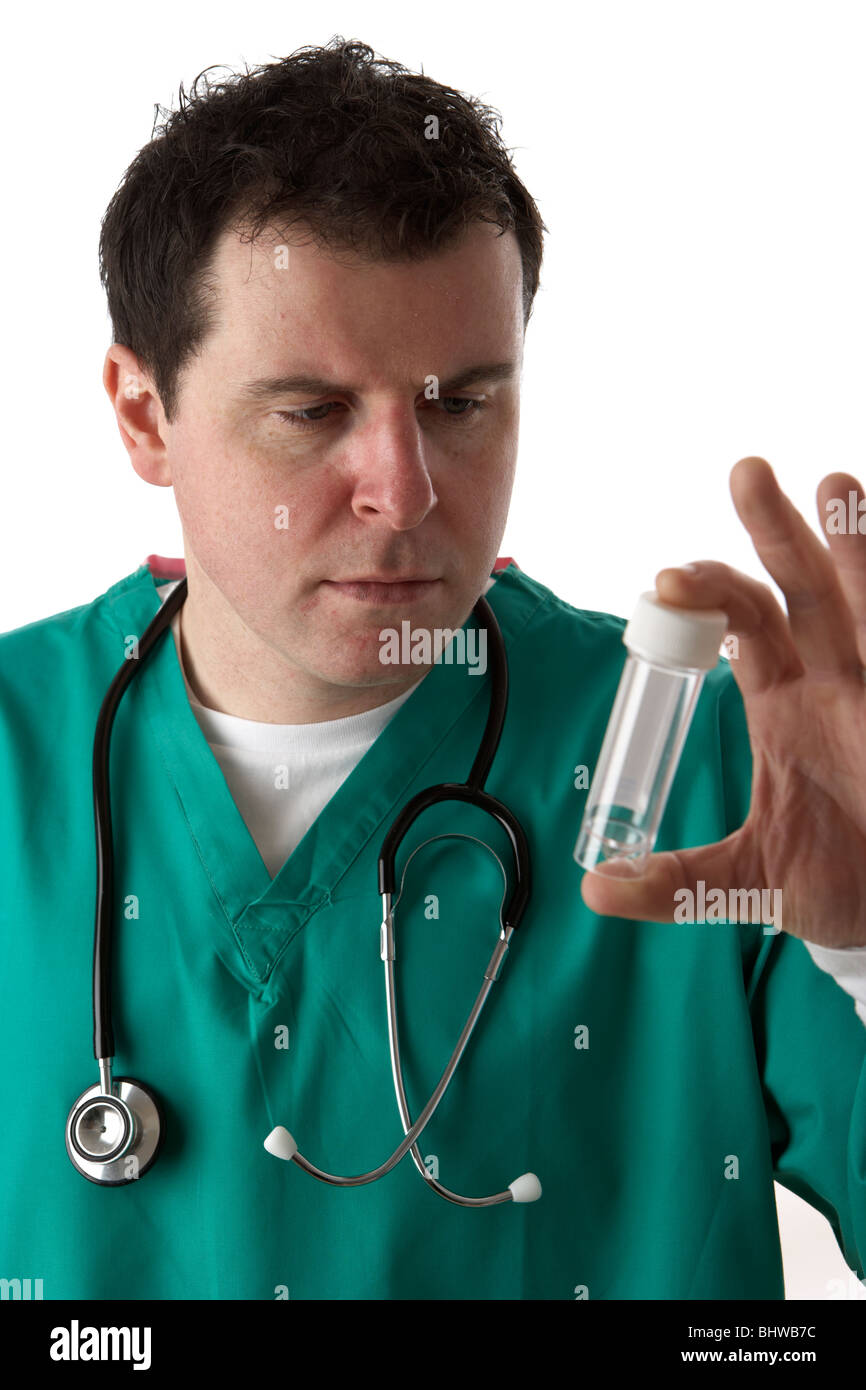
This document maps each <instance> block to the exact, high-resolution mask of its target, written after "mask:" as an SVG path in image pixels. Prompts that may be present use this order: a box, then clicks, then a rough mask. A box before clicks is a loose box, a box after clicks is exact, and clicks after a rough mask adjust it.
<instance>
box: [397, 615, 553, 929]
mask: <svg viewBox="0 0 866 1390" xmlns="http://www.w3.org/2000/svg"><path fill="white" fill-rule="evenodd" d="M473 612H474V613H475V616H476V617H477V618H478V621H479V622H480V623H481V625H482V627H484V628H485V629H486V631H487V634H488V637H490V638H491V639H492V640H491V642H490V651H489V656H490V709H489V712H488V715H487V723H486V725H485V726H484V734H483V737H482V739H481V743H480V745H479V748H478V753H477V754H476V757H475V761H474V762H473V764H472V768H471V770H470V773H469V776H468V778H467V779H466V781H465V782H442V783H440V784H439V785H438V786H435V787H425V789H424V790H423V791H420V792H418V793H417V795H416V796H413V797H412V800H411V801H409V802H408V803H407V804H406V806H404V808H403V810H402V811H401V812H400V814H399V816H398V817H397V819H396V820H395V821H394V823H393V825H392V826H391V828H390V830H389V831H388V834H387V835H386V836H385V839H384V841H383V843H382V849H381V851H380V853H379V894H380V896H382V895H384V894H385V893H387V894H389V895H390V896H391V897H393V894H394V889H395V884H396V881H397V873H396V868H395V858H396V854H397V850H398V848H399V846H400V843H401V841H402V840H403V837H404V836H405V834H406V832H407V831H408V829H409V827H410V825H412V823H413V821H415V820H416V819H417V817H418V816H420V815H421V813H422V812H423V811H426V810H427V809H428V807H430V806H435V805H436V803H437V802H439V801H466V802H468V803H469V804H470V805H472V806H477V807H478V808H479V809H480V810H482V811H485V812H486V813H487V814H488V815H490V816H493V817H494V818H495V819H496V820H497V821H498V822H499V824H500V825H501V826H502V828H503V830H504V831H505V833H506V835H507V836H508V839H509V841H510V843H511V851H512V854H513V857H514V887H513V888H512V891H511V894H510V896H509V897H508V899H507V901H506V903H505V905H504V907H503V910H502V917H503V921H504V923H505V925H506V926H510V927H511V928H512V929H516V928H517V926H518V925H519V923H520V921H521V918H522V917H523V914H524V912H525V911H526V907H527V904H528V902H529V898H530V895H531V892H532V872H531V867H530V859H529V845H528V843H527V839H526V832H525V831H524V829H523V826H522V825H521V824H520V822H519V820H518V819H517V817H516V816H514V815H513V814H512V812H511V811H509V809H508V807H507V806H505V805H504V804H503V803H502V802H501V801H498V800H497V799H496V797H494V796H491V795H490V793H489V792H486V791H484V783H485V781H486V779H487V774H488V773H489V771H490V768H491V765H492V763H493V759H494V757H495V756H496V750H497V748H498V747H499V740H500V738H501V737H502V729H503V725H504V724H505V713H506V710H507V707H508V663H507V660H506V656H505V643H504V642H503V640H502V632H501V630H500V627H499V623H498V622H497V620H496V614H495V613H494V612H493V609H492V608H491V607H490V604H489V603H488V602H487V600H486V599H485V598H483V597H482V598H479V600H478V602H477V603H476V605H475V607H474V609H473Z"/></svg>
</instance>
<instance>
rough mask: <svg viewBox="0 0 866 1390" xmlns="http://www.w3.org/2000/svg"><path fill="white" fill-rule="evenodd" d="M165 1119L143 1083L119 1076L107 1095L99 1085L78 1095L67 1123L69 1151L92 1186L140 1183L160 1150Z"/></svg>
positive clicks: (77, 1166) (67, 1147) (67, 1149)
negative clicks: (138, 1180)
mask: <svg viewBox="0 0 866 1390" xmlns="http://www.w3.org/2000/svg"><path fill="white" fill-rule="evenodd" d="M161 1137H162V1120H161V1117H160V1113H159V1107H158V1105H157V1103H156V1098H155V1097H154V1096H153V1095H152V1093H151V1092H150V1091H149V1090H148V1089H147V1087H146V1086H143V1085H142V1084H141V1082H140V1081H133V1080H132V1078H131V1077H129V1076H120V1077H116V1078H115V1080H114V1081H113V1083H112V1085H111V1094H110V1095H107V1094H106V1092H105V1090H104V1089H103V1086H102V1085H101V1084H100V1083H98V1082H97V1083H96V1084H94V1085H93V1086H89V1087H88V1089H87V1090H86V1091H84V1092H82V1094H81V1095H80V1096H79V1097H78V1099H77V1101H76V1102H75V1104H74V1105H73V1107H72V1109H71V1110H70V1112H69V1118H68V1119H67V1121H66V1151H67V1153H68V1154H69V1157H70V1158H71V1160H72V1162H73V1163H74V1165H75V1167H76V1168H77V1169H78V1171H79V1173H81V1174H82V1175H83V1176H84V1177H85V1178H89V1179H90V1181H91V1182H95V1183H99V1184H100V1185H102V1186H106V1187H121V1186H123V1184H125V1183H128V1182H135V1180H136V1178H140V1177H142V1176H143V1175H144V1174H145V1173H146V1172H147V1170H148V1168H150V1166H151V1164H152V1163H153V1162H154V1160H155V1159H156V1156H157V1153H158V1152H159V1145H160V1139H161Z"/></svg>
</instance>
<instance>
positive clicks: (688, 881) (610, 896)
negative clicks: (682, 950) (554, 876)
mask: <svg viewBox="0 0 866 1390" xmlns="http://www.w3.org/2000/svg"><path fill="white" fill-rule="evenodd" d="M739 842H740V831H735V832H734V833H733V834H732V835H729V836H728V837H727V839H725V840H719V841H718V842H717V843H716V844H713V845H699V846H698V847H697V848H696V849H680V850H667V851H665V852H664V853H662V854H651V855H650V856H649V858H648V859H647V860H646V861H645V865H644V870H643V872H642V873H641V874H640V875H639V876H637V877H636V876H635V873H634V869H633V867H632V866H630V865H629V863H628V861H627V860H616V859H614V860H609V861H608V862H607V863H605V864H601V865H599V867H598V869H594V870H590V871H587V872H586V873H584V875H583V878H582V879H581V884H580V892H581V897H582V898H583V901H584V902H585V903H586V905H587V907H588V908H589V909H590V911H591V912H596V913H598V914H599V915H600V916H602V917H631V918H634V919H636V920H646V921H648V922H673V921H674V914H675V912H676V911H677V909H678V907H679V906H680V902H681V901H682V898H680V899H679V900H678V899H676V898H675V896H674V895H675V894H676V893H677V892H678V891H679V890H681V889H688V890H689V891H690V892H691V893H692V894H695V893H696V892H697V885H698V881H699V880H703V883H704V885H705V892H707V893H708V892H709V891H710V890H711V889H713V888H721V889H722V891H723V892H724V893H725V895H726V901H727V893H728V890H729V889H730V888H748V887H753V886H757V885H750V884H747V883H743V882H742V876H741V874H738V872H737V862H738V855H737V853H736V851H737V847H738V844H739ZM693 901H694V899H693Z"/></svg>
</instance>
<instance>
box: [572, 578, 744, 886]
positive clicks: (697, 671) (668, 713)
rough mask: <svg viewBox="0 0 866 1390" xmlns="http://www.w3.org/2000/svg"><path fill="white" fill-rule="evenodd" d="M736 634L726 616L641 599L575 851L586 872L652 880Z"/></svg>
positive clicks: (626, 636)
mask: <svg viewBox="0 0 866 1390" xmlns="http://www.w3.org/2000/svg"><path fill="white" fill-rule="evenodd" d="M727 628H728V615H727V614H726V613H723V612H722V611H721V609H719V608H704V609H695V608H688V609H687V608H675V607H673V606H672V605H671V604H668V603H662V601H661V599H660V598H659V596H658V594H657V593H656V592H655V590H654V589H651V590H648V591H647V592H646V593H643V594H641V596H640V599H639V600H638V604H637V607H636V609H635V611H634V614H633V616H632V618H631V620H630V622H628V623H627V624H626V627H625V631H624V632H623V637H622V640H623V642H624V643H625V645H626V647H627V648H628V653H629V654H628V656H627V658H626V662H625V666H624V668H623V672H622V676H621V678H620V682H619V687H618V689H617V692H616V698H615V700H614V703H613V709H612V710H611V714H610V719H609V720H608V725H607V730H606V732H605V735H604V742H603V743H602V746H601V752H600V754H599V759H598V763H597V764H596V768H595V773H594V775H593V779H592V785H591V787H590V789H589V796H588V797H587V801H586V808H585V811H584V816H583V821H582V823H581V827H580V834H579V835H578V837H577V843H576V845H575V847H574V858H575V859H576V861H577V863H578V864H580V865H581V866H582V867H583V868H584V869H592V870H595V871H596V872H602V873H607V874H613V875H615V876H617V877H639V876H640V875H641V874H642V873H643V871H644V868H645V865H646V860H647V858H648V857H649V855H650V854H652V852H653V847H654V845H655V841H656V835H657V834H658V829H659V825H660V824H661V819H662V816H663V814H664V809H665V806H666V804H667V799H668V793H669V791H670V789H671V784H672V782H673V780H674V774H675V772H676V770H677V766H678V765H679V760H680V754H681V753H682V750H683V745H684V744H685V741H686V735H687V733H688V731H689V725H690V723H691V720H692V715H693V714H694V711H695V706H696V705H697V702H698V696H699V695H700V693H701V686H702V685H703V683H704V676H705V675H706V673H707V671H711V670H712V669H713V668H714V667H715V665H716V662H717V661H718V659H719V648H720V647H721V644H722V639H723V638H724V636H725V633H726V631H727ZM607 866H609V867H607Z"/></svg>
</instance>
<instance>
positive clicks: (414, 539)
mask: <svg viewBox="0 0 866 1390" xmlns="http://www.w3.org/2000/svg"><path fill="white" fill-rule="evenodd" d="M281 247H282V249H280V248H281ZM286 262H287V264H286ZM213 269H214V271H215V273H216V277H217V285H218V296H219V297H218V305H219V308H218V315H217V319H218V322H217V325H216V326H215V327H214V329H213V331H212V333H211V334H210V335H209V336H208V338H207V339H206V341H205V344H204V347H203V350H202V351H201V353H200V354H199V355H198V356H196V357H195V358H194V359H193V360H192V361H191V363H190V364H189V366H188V367H187V369H186V370H185V371H184V372H183V374H182V376H181V380H180V400H179V413H178V416H177V418H176V420H175V422H174V423H173V424H171V425H168V424H165V422H164V419H163V428H162V430H161V434H162V437H163V440H164V442H165V445H166V462H167V467H168V469H169V470H170V475H171V476H170V481H171V484H172V485H173V487H174V491H175V497H176V500H177V506H178V511H179V513H180V518H181V522H182V525H183V532H184V547H185V551H186V555H187V566H188V572H190V574H191V581H190V590H191V594H192V591H193V583H194V572H195V569H196V568H198V569H200V570H201V571H203V573H204V575H205V576H206V577H207V581H208V582H209V584H211V585H213V586H215V587H216V589H217V590H219V591H220V593H221V595H222V597H223V599H224V600H225V601H226V602H227V603H228V604H229V606H230V607H231V608H232V609H233V610H234V612H235V613H236V614H237V616H238V617H239V618H240V620H241V621H242V622H243V623H244V624H245V625H246V626H247V627H248V628H249V629H250V630H251V631H252V632H253V633H254V634H255V635H256V636H257V637H258V638H259V639H260V640H262V641H263V642H265V643H266V644H267V645H268V646H270V647H271V648H272V649H273V651H274V652H275V653H277V654H278V655H279V656H281V657H283V658H284V659H285V660H286V661H287V662H288V663H289V664H290V665H291V666H292V667H294V668H297V669H299V671H303V672H306V673H308V674H309V675H310V676H311V677H312V678H313V681H314V683H317V682H318V681H322V682H325V683H326V684H331V685H333V684H336V685H352V686H371V685H387V684H389V683H396V682H398V681H400V679H401V677H402V686H403V687H405V685H406V676H407V674H408V675H413V674H414V676H415V678H416V679H417V678H418V677H420V675H421V674H423V670H419V669H418V668H415V670H414V672H413V671H412V669H411V668H408V667H405V666H404V667H402V668H400V667H397V666H394V665H386V664H383V663H382V661H381V660H380V652H381V651H382V640H381V636H380V634H381V633H382V632H383V631H384V630H385V629H387V628H397V629H398V630H399V629H400V624H401V622H402V621H403V620H404V619H408V620H409V622H410V624H411V627H412V629H413V630H417V629H427V630H431V629H434V628H456V627H459V626H460V625H461V624H462V623H463V622H464V621H465V619H466V618H467V616H468V614H469V612H470V609H471V608H472V605H473V604H474V602H475V600H476V599H477V597H478V595H479V594H480V593H481V592H482V590H483V588H484V584H485V581H486V579H487V576H488V575H489V573H490V570H491V568H492V566H493V563H494V560H495V558H496V554H497V549H498V546H499V542H500V540H501V538H502V533H503V530H504V527H505V521H506V516H507V513H508V506H509V501H510V497H511V489H512V483H513V478H514V468H515V462H516V455H517V437H518V422H519V374H520V370H521V366H522V352H523V333H524V330H523V311H522V278H521V263H520V253H519V247H518V243H517V239H516V237H515V236H514V234H513V233H511V232H509V233H506V234H505V235H503V236H500V235H498V229H497V228H494V227H491V226H490V225H489V224H485V223H476V224H474V225H473V226H472V227H471V228H470V229H469V231H468V232H467V233H466V234H465V236H464V238H463V239H462V241H461V242H460V244H459V245H458V247H457V249H454V250H449V251H446V252H443V253H441V254H439V255H437V256H435V257H431V258H429V259H426V260H424V261H419V262H414V263H398V264H390V265H382V264H375V263H369V262H364V261H362V260H360V259H358V258H356V257H351V256H350V255H349V254H348V253H340V254H338V256H337V258H336V259H335V258H334V256H333V255H332V254H329V253H327V252H325V251H319V250H317V249H316V248H315V246H314V245H313V244H312V241H310V242H308V244H306V245H297V244H291V245H289V246H288V248H286V245H285V243H282V242H280V240H279V238H278V237H277V236H269V237H265V238H262V239H261V240H257V241H256V243H254V244H253V245H252V246H251V245H250V244H249V242H247V243H243V242H242V241H241V240H240V238H239V237H238V236H237V234H236V233H228V234H226V235H224V236H223V237H222V238H221V240H220V242H219V244H218V249H217V253H216V256H215V260H214V264H213ZM482 364H487V365H488V366H489V365H491V364H510V367H511V371H510V374H504V373H503V374H501V375H500V376H499V377H498V378H497V374H496V373H491V372H489V371H488V372H485V373H484V374H482V375H481V376H480V377H479V378H478V379H477V380H473V381H472V382H471V383H463V384H460V385H459V386H458V385H455V384H452V383H453V382H454V381H455V379H456V378H458V377H461V376H462V375H463V374H464V373H466V372H467V370H468V369H469V368H474V367H478V366H480V365H482ZM298 376H303V377H308V378H315V379H318V380H320V381H321V382H322V383H330V384H331V385H330V387H329V386H327V385H325V384H321V385H316V384H314V385H307V386H302V385H296V386H295V387H292V385H291V383H288V382H284V383H283V384H282V385H280V384H278V383H277V379H279V378H292V377H298ZM431 377H433V378H436V379H437V381H438V399H436V398H434V397H432V387H433V386H435V385H436V383H433V384H432V386H431V383H430V378H431ZM268 382H271V385H270V386H269V385H268ZM425 388H426V391H425ZM472 402H476V403H475V404H473V403H472ZM479 402H480V404H478V403H479ZM407 577H408V578H415V579H423V580H426V581H427V583H426V584H424V585H422V584H416V585H415V586H414V587H413V586H409V587H406V588H403V589H389V588H386V587H385V585H384V584H381V583H379V584H376V583H366V584H364V583H355V584H354V585H351V586H350V583H349V581H363V580H386V579H397V578H400V579H402V578H407Z"/></svg>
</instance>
